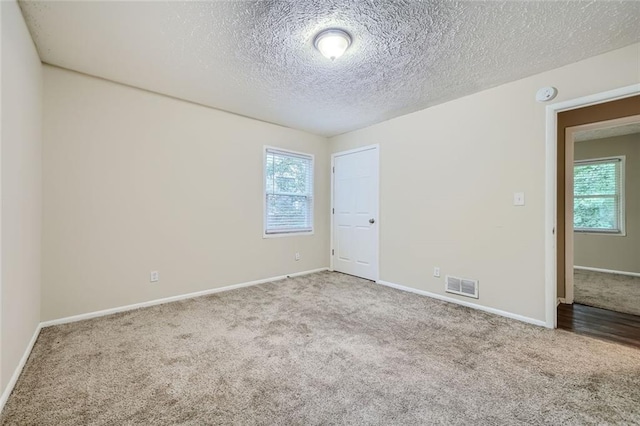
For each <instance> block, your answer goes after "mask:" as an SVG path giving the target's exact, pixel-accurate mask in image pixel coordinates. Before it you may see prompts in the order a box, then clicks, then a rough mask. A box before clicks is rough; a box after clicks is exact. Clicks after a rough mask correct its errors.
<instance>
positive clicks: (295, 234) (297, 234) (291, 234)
mask: <svg viewBox="0 0 640 426" xmlns="http://www.w3.org/2000/svg"><path fill="white" fill-rule="evenodd" d="M313 234H314V232H313V231H309V232H282V233H279V234H266V233H263V234H262V238H263V239H267V238H282V237H305V236H310V235H313Z"/></svg>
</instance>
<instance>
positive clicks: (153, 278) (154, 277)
mask: <svg viewBox="0 0 640 426" xmlns="http://www.w3.org/2000/svg"><path fill="white" fill-rule="evenodd" d="M149 278H150V281H151V282H152V283H156V282H158V281H159V280H160V273H159V272H158V271H151V276H150V277H149Z"/></svg>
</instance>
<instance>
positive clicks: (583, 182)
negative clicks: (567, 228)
mask: <svg viewBox="0 0 640 426" xmlns="http://www.w3.org/2000/svg"><path fill="white" fill-rule="evenodd" d="M624 159H625V157H611V158H599V159H594V160H584V161H576V162H575V163H574V168H573V197H574V198H573V228H574V230H575V231H578V232H608V233H617V234H623V233H624Z"/></svg>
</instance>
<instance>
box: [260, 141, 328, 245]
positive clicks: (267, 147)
mask: <svg viewBox="0 0 640 426" xmlns="http://www.w3.org/2000/svg"><path fill="white" fill-rule="evenodd" d="M269 150H272V151H278V152H281V153H283V154H291V155H294V156H304V157H309V158H310V159H311V179H312V184H311V196H310V198H311V230H310V231H289V232H287V231H285V232H276V233H267V151H269ZM315 167H316V164H315V155H313V154H309V153H307V152H300V151H294V150H291V149H286V148H280V147H277V146H271V145H264V147H263V149H262V238H282V237H299V236H308V235H314V233H315V221H316V218H315V198H316V197H315V192H316V179H315Z"/></svg>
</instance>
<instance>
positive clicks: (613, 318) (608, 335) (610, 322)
mask: <svg viewBox="0 0 640 426" xmlns="http://www.w3.org/2000/svg"><path fill="white" fill-rule="evenodd" d="M558 328H561V329H564V330H569V331H573V332H575V333H580V334H586V335H588V336H592V337H596V338H599V339H604V340H609V341H612V342H616V343H622V344H625V345H629V346H634V347H636V348H639V349H640V316H637V315H631V314H623V313H620V312H614V311H609V310H606V309H600V308H594V307H591V306H586V305H579V304H577V303H574V304H573V305H565V304H562V303H561V304H560V305H558Z"/></svg>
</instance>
